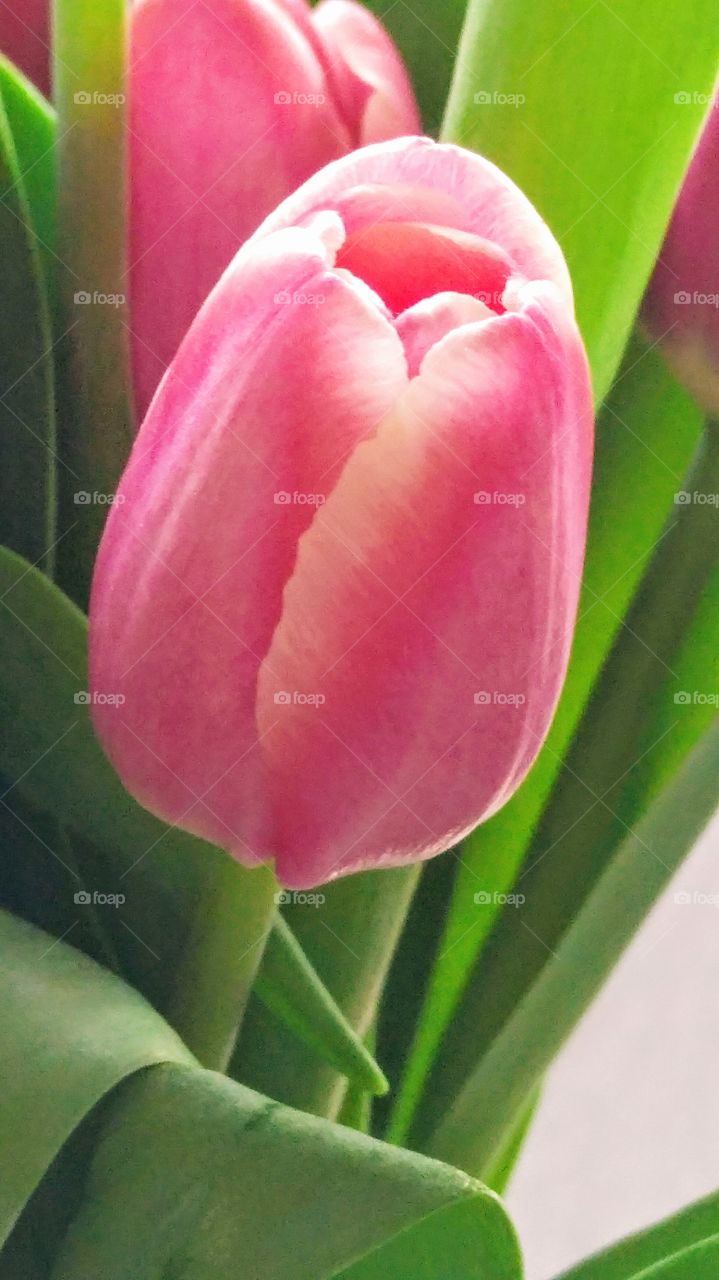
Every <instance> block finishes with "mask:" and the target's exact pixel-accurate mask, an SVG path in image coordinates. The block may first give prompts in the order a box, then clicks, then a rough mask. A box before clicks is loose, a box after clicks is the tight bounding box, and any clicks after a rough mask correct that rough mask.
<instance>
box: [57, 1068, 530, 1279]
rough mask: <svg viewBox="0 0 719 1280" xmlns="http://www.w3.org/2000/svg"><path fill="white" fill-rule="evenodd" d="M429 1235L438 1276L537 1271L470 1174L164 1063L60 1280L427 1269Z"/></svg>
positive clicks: (121, 1110) (146, 1088)
mask: <svg viewBox="0 0 719 1280" xmlns="http://www.w3.org/2000/svg"><path fill="white" fill-rule="evenodd" d="M454 1210H456V1213H455V1212H453V1211H454ZM461 1210H464V1212H461ZM443 1211H444V1212H443ZM445 1215H446V1216H445ZM433 1217H434V1221H432V1218H433ZM458 1220H459V1222H460V1223H461V1226H462V1229H463V1232H464V1244H463V1245H462V1244H461V1243H460V1241H458V1240H454V1238H453V1237H454V1232H455V1230H456V1227H457V1225H458ZM415 1231H417V1232H419V1235H416V1234H415ZM400 1232H405V1233H406V1235H405V1239H404V1240H402V1239H401V1238H400V1239H397V1238H396V1237H398V1236H399V1233H400ZM418 1240H424V1241H425V1242H426V1244H427V1248H428V1250H430V1249H431V1250H432V1251H433V1253H434V1259H435V1260H436V1265H435V1267H434V1270H433V1271H432V1272H431V1274H432V1275H433V1278H434V1280H457V1276H458V1275H462V1278H463V1280H465V1278H466V1280H488V1277H489V1276H491V1277H492V1278H493V1280H519V1277H520V1275H521V1269H520V1261H519V1255H518V1250H517V1244H516V1240H515V1237H514V1233H513V1231H512V1228H511V1226H510V1224H509V1222H508V1220H507V1218H506V1215H505V1213H504V1211H503V1209H502V1207H501V1205H500V1202H499V1201H498V1200H497V1199H496V1198H495V1197H494V1196H493V1195H492V1194H491V1193H490V1192H487V1191H486V1190H485V1189H484V1188H482V1187H481V1186H479V1184H477V1183H474V1182H472V1181H471V1180H469V1179H467V1178H466V1177H465V1176H464V1175H463V1174H461V1173H458V1172H457V1171H456V1170H454V1169H449V1168H447V1167H446V1166H443V1165H439V1164H436V1163H434V1162H432V1161H428V1160H426V1159H425V1158H423V1157H421V1156H417V1155H415V1154H414V1153H410V1152H406V1151H400V1150H398V1149H397V1148H394V1147H390V1146H387V1145H385V1144H382V1143H378V1142H376V1141H374V1140H372V1139H369V1138H366V1137H364V1136H363V1135H361V1134H358V1133H356V1132H354V1131H353V1130H350V1129H345V1128H343V1127H341V1126H337V1125H333V1124H330V1123H329V1122H327V1121H323V1120H318V1119H317V1118H315V1117H312V1116H308V1115H304V1114H302V1113H300V1112H295V1111H291V1110H290V1109H288V1108H286V1107H283V1106H281V1105H280V1104H278V1103H275V1102H270V1101H269V1100H268V1099H267V1098H262V1097H260V1096H259V1095H258V1094H255V1093H253V1092H252V1091H250V1090H248V1089H245V1088H244V1087H243V1086H241V1085H238V1084H235V1083H234V1082H233V1081H231V1080H228V1079H227V1078H225V1077H221V1076H218V1075H215V1074H213V1073H211V1072H206V1071H200V1070H192V1069H187V1070H185V1069H182V1068H179V1067H178V1068H175V1067H167V1068H162V1067H161V1068H158V1069H157V1070H154V1071H151V1072H146V1073H144V1075H143V1076H142V1077H137V1078H135V1079H133V1080H131V1081H130V1082H129V1083H128V1085H127V1087H126V1088H124V1089H123V1090H122V1091H121V1093H120V1095H119V1096H118V1098H117V1102H116V1104H115V1106H114V1108H113V1113H112V1115H111V1116H110V1117H109V1120H108V1123H107V1126H106V1129H105V1133H104V1135H103V1138H102V1140H101V1142H100V1144H99V1146H98V1149H97V1152H96V1155H95V1159H94V1161H93V1164H92V1167H91V1170H90V1173H89V1178H88V1183H87V1193H86V1197H85V1200H84V1203H83V1205H82V1207H81V1210H80V1213H79V1214H78V1216H77V1218H76V1220H75V1222H74V1224H73V1225H72V1226H71V1228H70V1230H69V1232H68V1235H67V1239H66V1243H65V1246H64V1248H63V1249H62V1251H61V1255H60V1257H59V1259H58V1262H57V1265H56V1267H55V1269H54V1271H53V1280H96V1277H97V1276H98V1275H102V1277H103V1280H127V1277H128V1276H132V1280H165V1277H167V1276H170V1275H173V1276H175V1275H177V1276H180V1275H181V1276H182V1277H183V1280H234V1278H235V1277H237V1276H239V1275H242V1276H244V1277H248V1280H249V1277H250V1276H251V1277H252V1280H330V1278H331V1277H333V1278H337V1277H341V1276H343V1275H345V1273H346V1272H347V1269H348V1268H349V1273H348V1275H345V1280H350V1277H351V1278H352V1280H358V1277H359V1276H361V1277H362V1280H369V1277H374V1276H383V1277H384V1276H388V1277H393V1276H394V1275H397V1276H399V1275H413V1276H414V1275H417V1274H420V1275H421V1274H422V1272H421V1271H420V1272H419V1273H418V1272H417V1258H416V1255H415V1249H416V1246H417V1242H418ZM385 1248H387V1253H386V1254H385V1258H384V1259H383V1258H382V1252H383V1251H384V1249H385ZM443 1249H444V1252H443ZM376 1250H380V1251H381V1252H380V1253H379V1254H378V1255H377V1256H376V1257H375V1258H374V1259H372V1258H371V1255H372V1251H376ZM367 1254H370V1258H369V1259H368V1260H367V1262H366V1264H363V1265H364V1266H365V1269H364V1270H360V1271H358V1272H357V1276H355V1273H354V1272H353V1270H352V1268H353V1267H356V1266H357V1264H358V1263H359V1261H360V1259H364V1258H365V1257H366V1255H367ZM460 1257H461V1258H463V1259H464V1262H466V1270H465V1269H464V1267H462V1268H460V1269H459V1270H458V1269H457V1268H456V1266H455V1263H456V1262H457V1260H458V1258H460ZM378 1260H379V1261H378ZM447 1260H448V1261H447ZM385 1261H386V1263H387V1271H386V1272H385V1271H382V1270H381V1269H378V1267H379V1262H381V1263H382V1265H384V1262H385ZM373 1262H374V1263H375V1264H377V1265H374V1266H373V1265H372V1264H373ZM425 1274H429V1272H427V1271H426V1272H425Z"/></svg>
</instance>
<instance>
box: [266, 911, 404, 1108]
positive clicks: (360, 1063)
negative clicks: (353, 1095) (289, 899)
mask: <svg viewBox="0 0 719 1280" xmlns="http://www.w3.org/2000/svg"><path fill="white" fill-rule="evenodd" d="M254 989H255V993H256V995H257V997H258V998H259V999H260V1000H261V1001H262V1003H263V1004H264V1005H266V1006H267V1008H268V1009H269V1010H271V1012H272V1013H274V1014H275V1015H276V1017H278V1018H280V1019H281V1020H282V1022H283V1023H284V1025H285V1026H286V1027H288V1028H289V1029H290V1030H291V1031H293V1032H294V1033H295V1035H296V1036H297V1037H298V1039H299V1040H300V1041H301V1042H302V1043H303V1044H305V1045H306V1046H307V1047H308V1048H309V1049H310V1050H311V1052H312V1054H313V1055H314V1056H315V1057H318V1058H320V1059H324V1061H325V1062H327V1063H329V1064H330V1065H331V1066H333V1067H335V1068H336V1070H337V1071H339V1072H340V1073H341V1074H342V1075H343V1076H345V1077H346V1078H347V1079H348V1080H351V1081H352V1082H353V1083H354V1084H355V1085H357V1086H358V1087H359V1088H363V1089H366V1090H367V1092H368V1093H371V1094H383V1093H386V1092H387V1089H388V1084H387V1081H386V1079H385V1077H384V1075H383V1074H382V1071H381V1070H380V1068H379V1067H378V1066H377V1063H376V1062H375V1060H374V1058H373V1057H372V1054H371V1053H370V1052H369V1050H368V1049H367V1048H366V1047H365V1045H364V1044H363V1042H362V1040H361V1039H360V1038H359V1036H358V1035H356V1034H355V1032H354V1031H353V1029H352V1027H351V1026H350V1024H349V1022H348V1021H347V1019H346V1018H345V1017H344V1015H343V1013H342V1010H341V1009H340V1008H339V1007H338V1005H337V1004H336V1003H335V1001H334V1000H333V999H332V996H331V995H330V993H329V991H328V990H327V988H326V987H325V986H324V985H323V983H322V982H321V981H320V979H319V977H318V976H317V973H316V972H315V970H314V969H313V968H312V965H311V964H310V963H309V960H308V959H307V957H306V956H305V953H304V951H303V950H302V948H301V946H300V944H299V942H298V941H297V939H296V938H295V936H294V934H293V933H292V931H291V929H290V928H289V926H288V925H287V924H286V922H285V921H284V920H283V919H282V916H278V918H277V921H276V923H275V927H274V928H273V930H272V933H271V934H270V937H269V939H268V943H267V947H266V948H265V954H264V957H263V961H262V965H261V966H260V971H259V973H258V975H257V979H256V981H255V988H254Z"/></svg>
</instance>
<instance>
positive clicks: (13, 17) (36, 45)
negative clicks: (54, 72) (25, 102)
mask: <svg viewBox="0 0 719 1280" xmlns="http://www.w3.org/2000/svg"><path fill="white" fill-rule="evenodd" d="M0 53H4V54H5V56H6V57H8V58H10V60H11V61H12V62H14V63H15V65H16V66H18V67H19V68H20V70H21V71H23V72H24V73H25V75H26V76H28V77H29V78H30V80H32V81H34V83H35V84H36V85H37V86H38V88H39V89H42V92H43V93H44V94H45V95H47V94H48V93H49V92H50V6H49V2H48V0H2V3H1V4H0Z"/></svg>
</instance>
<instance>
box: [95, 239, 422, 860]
mask: <svg viewBox="0 0 719 1280" xmlns="http://www.w3.org/2000/svg"><path fill="white" fill-rule="evenodd" d="M325 235H326V238H327V240H328V241H329V242H330V243H331V242H332V240H333V236H335V235H336V227H334V226H333V225H332V220H330V222H329V225H328V227H327V228H326V230H325ZM328 260H330V255H329V251H328V249H327V248H326V247H325V244H324V243H322V242H321V240H320V239H319V238H318V235H317V234H313V233H311V232H309V231H301V230H297V229H294V230H290V231H288V232H284V233H281V234H279V235H277V236H275V237H271V238H269V239H268V240H267V241H266V242H265V243H264V244H263V245H262V246H258V247H256V248H255V250H254V252H253V253H251V254H249V255H248V254H247V253H243V254H240V256H239V258H238V260H237V261H236V262H235V263H234V264H233V266H232V267H231V268H230V269H229V270H228V272H227V273H226V275H225V276H224V277H223V279H222V281H221V282H220V284H219V285H218V287H217V289H216V290H214V291H213V293H212V295H211V297H210V298H209V299H208V302H207V304H206V305H205V307H204V308H203V309H202V311H201V312H200V315H199V316H198V317H197V320H196V322H195V324H194V325H193V327H192V330H191V332H190V334H189V335H188V337H187V339H186V341H185V342H184V343H183V346H182V348H181V350H180V352H179V354H178V356H177V358H176V360H175V362H174V363H173V366H172V369H171V371H170V373H169V374H168V377H167V378H166V380H165V381H164V383H163V385H162V387H161V390H160V392H159V393H158V396H157V397H156V399H155V401H154V403H153V407H152V410H151V412H150V414H149V416H148V418H147V420H146V422H145V424H144V426H143V428H142V430H141V432H140V435H139V436H138V439H137V441H136V444H135V448H134V450H133V453H132V457H131V460H130V463H129V465H128V468H127V470H126V472H125V474H124V477H123V479H122V483H121V486H120V489H119V493H118V496H117V500H116V505H115V506H114V507H113V509H112V512H111V515H110V518H109V521H108V524H107V528H106V531H105V535H104V538H103V542H102V546H101V549H100V553H99V557H98V562H97V567H96V572H95V581H94V587H93V598H92V608H91V677H92V687H93V689H94V690H95V691H96V692H97V693H99V694H105V695H107V694H111V695H114V703H113V702H110V703H107V702H104V703H103V702H102V701H101V702H100V703H99V704H98V705H97V706H96V708H95V717H96V727H97V731H98V734H99V736H100V738H101V740H102V742H103V744H104V746H105V748H106V750H107V752H108V754H109V755H110V757H111V759H112V760H113V763H114V764H115V767H116V768H117V770H118V772H119V774H120V776H121V777H122V778H123V780H124V781H125V783H126V785H127V786H128V788H129V790H131V791H132V793H133V794H134V795H135V796H137V797H138V798H139V799H140V801H141V802H142V803H144V804H146V805H147V807H148V808H150V809H152V810H153V811H154V812H156V813H158V814H160V815H161V816H162V817H164V818H166V819H167V820H169V821H171V822H181V824H182V825H183V826H184V827H186V828H187V829H189V830H192V831H195V832H197V833H199V834H201V835H203V836H205V837H207V838H208V839H210V840H213V841H214V842H215V843H217V844H220V845H224V846H226V847H229V848H231V849H232V850H233V852H235V853H236V854H237V856H238V857H240V858H241V859H243V860H244V861H246V862H251V861H252V860H253V858H257V857H262V858H267V857H271V856H273V855H274V852H275V846H274V841H273V838H272V837H273V831H272V823H273V814H272V811H271V809H268V805H271V804H272V797H271V791H270V788H269V786H268V782H267V779H266V776H265V772H264V762H263V752H262V750H261V747H258V739H259V738H260V737H261V733H262V732H264V731H265V729H266V727H267V726H265V727H264V728H263V730H262V731H258V728H257V723H256V719H255V699H256V688H255V686H256V679H257V673H258V669H259V667H260V665H261V663H262V662H263V660H264V659H265V656H266V652H267V649H268V647H269V644H270V641H271V638H272V634H273V632H274V629H275V627H276V625H277V623H278V621H279V617H280V613H281V609H282V592H283V588H284V586H285V583H286V581H287V579H288V578H289V576H290V575H291V573H292V571H293V568H294V563H295V558H296V554H297V543H298V538H299V537H300V535H301V533H302V532H303V531H304V530H305V529H306V528H307V527H308V526H309V525H310V523H311V522H312V519H313V517H314V515H315V512H316V510H317V506H316V501H319V498H317V499H316V500H315V498H314V496H315V495H319V497H324V495H325V494H326V493H328V492H329V491H330V490H331V487H332V485H333V484H334V483H335V482H336V479H337V475H338V473H339V471H340V470H341V468H342V466H343V464H344V462H345V458H346V455H347V453H348V452H349V451H351V450H352V449H353V448H354V446H355V444H356V443H357V441H358V440H361V439H362V438H364V437H365V436H367V435H368V434H370V433H371V432H372V431H373V430H374V429H375V427H376V424H377V422H378V420H379V419H380V418H381V417H382V416H383V415H384V414H385V413H386V412H387V410H388V408H389V406H390V405H391V404H392V403H393V402H394V401H395V399H396V397H397V395H398V393H399V391H400V390H401V389H402V388H403V387H404V385H405V383H406V366H405V361H404V355H403V351H402V347H401V344H400V342H399V339H398V337H397V335H396V333H395V331H394V329H393V328H392V326H391V324H390V323H389V321H388V320H387V319H386V318H385V317H384V316H383V314H382V313H381V311H380V309H379V308H378V307H377V305H376V303H375V301H374V300H373V299H372V298H371V297H368V291H367V290H365V289H354V287H353V285H352V283H351V282H349V281H347V280H346V279H343V278H342V277H340V276H337V275H336V274H335V273H333V272H331V271H329V270H328V265H327V264H328ZM120 601H121V602H122V605H121V608H118V602H120ZM279 687H280V686H279V685H278V688H279ZM118 695H119V698H120V699H122V700H124V701H120V702H119V705H118V702H117V698H118ZM281 709H282V708H281V707H279V708H278V710H281ZM268 723H271V720H270V721H269V722H268Z"/></svg>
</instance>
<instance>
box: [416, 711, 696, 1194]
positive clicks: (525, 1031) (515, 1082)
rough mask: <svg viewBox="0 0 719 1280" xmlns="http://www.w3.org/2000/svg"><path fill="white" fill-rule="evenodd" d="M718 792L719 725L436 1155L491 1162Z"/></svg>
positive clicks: (447, 1124) (599, 890)
mask: <svg viewBox="0 0 719 1280" xmlns="http://www.w3.org/2000/svg"><path fill="white" fill-rule="evenodd" d="M718 797H719V722H717V723H716V724H715V725H714V726H713V727H712V729H711V730H710V731H709V733H708V734H707V735H705V737H704V738H703V739H702V741H701V742H700V743H699V745H698V746H697V747H695V749H694V751H693V752H692V753H691V755H690V756H689V757H688V759H687V760H686V761H685V762H684V764H683V766H682V768H681V770H680V771H679V773H678V774H677V775H676V777H675V778H674V779H673V780H672V782H671V784H670V785H669V786H668V787H667V788H666V789H665V790H664V791H663V792H662V793H661V795H660V796H659V797H658V799H657V800H656V801H655V802H654V804H653V805H652V807H651V808H650V809H649V811H648V813H647V814H646V815H645V817H644V818H643V819H642V820H641V822H639V823H638V824H637V826H636V829H635V830H634V831H630V832H628V833H627V835H626V837H625V839H624V840H623V842H622V844H621V846H620V848H619V850H618V851H617V853H616V854H615V856H614V858H613V859H612V861H611V863H610V865H609V866H608V868H607V869H606V871H605V872H604V874H603V875H602V876H601V878H600V879H599V881H598V883H597V884H596V885H595V887H594V889H593V890H592V892H591V893H590V894H589V896H588V897H587V899H586V901H585V902H584V904H583V906H582V907H581V910H580V911H579V912H578V914H577V916H576V918H575V920H574V921H573V923H572V924H571V926H570V927H569V928H568V929H567V930H566V932H565V933H564V935H563V936H562V938H561V940H560V941H559V942H558V943H557V946H556V948H555V949H554V950H553V951H552V953H551V954H550V955H549V958H548V960H547V963H546V964H545V965H544V966H543V968H542V969H541V971H540V972H539V973H538V974H537V975H536V977H535V980H534V982H533V983H532V984H531V985H530V986H529V988H528V989H527V990H526V991H525V993H524V996H523V998H522V1000H521V1001H520V1002H519V1003H517V1004H516V1005H515V1007H514V1009H513V1011H512V1014H511V1016H510V1017H509V1018H508V1019H507V1020H506V1022H505V1023H504V1025H503V1027H502V1029H501V1031H500V1032H499V1034H498V1035H497V1036H496V1037H495V1039H494V1040H493V1042H492V1044H491V1046H490V1048H489V1050H488V1052H487V1053H486V1054H485V1055H484V1057H483V1058H482V1059H481V1060H480V1061H479V1064H478V1066H477V1068H476V1070H475V1071H474V1072H473V1073H472V1074H471V1075H470V1076H469V1078H468V1079H467V1081H466V1083H465V1084H464V1086H463V1088H462V1089H461V1090H460V1092H459V1094H458V1096H457V1098H456V1100H455V1102H454V1103H453V1105H452V1106H451V1107H450V1108H449V1110H448V1112H447V1113H446V1115H445V1117H444V1119H443V1120H441V1121H440V1122H439V1124H438V1125H437V1127H436V1129H435V1131H434V1133H433V1134H432V1136H431V1138H430V1140H429V1142H428V1143H427V1149H429V1150H430V1151H431V1153H432V1154H433V1155H435V1156H437V1157H439V1158H442V1159H446V1160H451V1161H453V1162H455V1163H456V1164H458V1165H459V1166H461V1167H463V1168H465V1169H469V1170H484V1169H486V1168H487V1167H488V1166H489V1165H490V1164H491V1162H492V1160H493V1158H494V1157H495V1156H496V1153H497V1152H498V1151H499V1150H501V1147H502V1144H503V1142H504V1141H505V1140H506V1138H507V1136H508V1133H509V1131H510V1128H511V1125H512V1123H513V1118H514V1117H515V1116H516V1115H517V1113H518V1111H519V1109H520V1108H521V1107H522V1105H523V1103H524V1102H525V1101H526V1099H527V1098H528V1096H529V1094H530V1092H531V1090H532V1089H533V1088H534V1087H535V1085H536V1084H537V1082H538V1081H539V1080H540V1079H541V1078H542V1076H543V1074H544V1072H545V1071H546V1069H547V1067H548V1066H549V1064H550V1063H551V1061H552V1059H553V1057H554V1055H555V1054H556V1053H557V1051H558V1049H559V1048H560V1046H561V1045H562V1043H563V1042H564V1040H565V1039H566V1037H567V1035H568V1034H569V1033H570V1031H571V1030H572V1029H573V1028H574V1026H575V1025H576V1023H577V1022H578V1020H579V1018H580V1017H581V1015H582V1013H583V1012H584V1010H585V1009H586V1008H587V1006H588V1004H589V1003H590V1001H591V1000H592V999H593V998H594V996H595V995H596V993H597V991H598V990H599V988H600V987H601V985H602V983H603V982H604V981H605V979H606V978H607V976H608V974H609V973H610V972H611V969H612V968H613V966H614V964H615V963H616V961H617V959H618V958H619V956H620V955H621V952H622V951H623V949H624V947H625V946H626V945H627V943H628V942H629V941H630V939H631V937H632V935H633V934H634V932H635V930H636V929H637V928H638V926H639V924H640V923H641V921H642V919H643V918H644V916H645V914H646V912H647V911H648V909H649V907H650V906H651V905H652V903H653V902H655V901H656V899H657V897H658V895H659V894H660V893H661V891H662V889H663V888H664V886H665V885H666V884H667V883H668V881H669V879H670V877H671V876H672V874H673V872H674V871H675V870H676V868H677V867H678V866H679V864H680V863H681V861H682V859H683V858H684V857H685V855H686V854H687V852H688V851H689V849H690V848H691V847H692V845H693V843H694V841H695V840H696V838H697V836H698V835H699V834H700V832H701V830H702V828H703V827H704V825H705V824H706V822H707V821H708V820H709V818H710V817H711V815H712V813H713V811H714V808H715V806H716V803H717V798H718Z"/></svg>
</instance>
